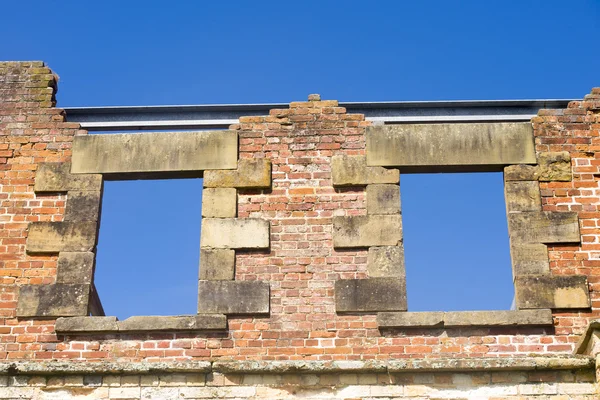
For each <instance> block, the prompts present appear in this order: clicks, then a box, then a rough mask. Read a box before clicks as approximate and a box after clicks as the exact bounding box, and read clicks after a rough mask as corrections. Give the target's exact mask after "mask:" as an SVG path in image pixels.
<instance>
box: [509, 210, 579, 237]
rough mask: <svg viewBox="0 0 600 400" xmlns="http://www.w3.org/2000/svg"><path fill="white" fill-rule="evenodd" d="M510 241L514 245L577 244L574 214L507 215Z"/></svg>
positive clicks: (577, 234) (576, 227) (577, 221)
mask: <svg viewBox="0 0 600 400" xmlns="http://www.w3.org/2000/svg"><path fill="white" fill-rule="evenodd" d="M508 231H509V234H510V239H511V242H512V243H513V244H515V243H578V242H580V240H581V239H580V235H579V220H578V218H577V213H576V212H552V211H542V212H536V211H533V212H522V213H511V214H509V215H508Z"/></svg>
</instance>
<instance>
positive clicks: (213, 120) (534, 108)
mask: <svg viewBox="0 0 600 400" xmlns="http://www.w3.org/2000/svg"><path fill="white" fill-rule="evenodd" d="M569 101H571V100H474V101H470V100H469V101H463V100H461V101H403V102H354V103H344V102H341V103H340V106H341V107H345V108H346V110H347V112H348V113H359V114H365V117H366V118H367V119H368V120H371V121H375V122H377V123H382V124H401V123H435V122H484V121H487V122H502V121H513V122H514V121H529V120H530V119H531V118H532V117H533V116H535V115H536V114H537V112H538V110H539V109H542V108H559V109H560V108H566V107H567V104H568V103H569ZM272 108H288V104H283V103H273V104H214V105H187V106H133V107H66V108H65V110H66V113H67V120H68V121H70V122H79V123H81V126H82V127H83V128H84V129H87V130H89V131H131V130H174V129H178V130H181V129H218V128H227V127H228V126H229V125H231V124H234V123H237V122H238V118H239V117H240V116H254V115H268V113H269V110H270V109H272Z"/></svg>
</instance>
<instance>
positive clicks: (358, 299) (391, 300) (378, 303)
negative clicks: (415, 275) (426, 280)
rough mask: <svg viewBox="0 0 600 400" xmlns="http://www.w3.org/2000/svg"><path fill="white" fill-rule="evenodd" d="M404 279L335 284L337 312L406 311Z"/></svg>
mask: <svg viewBox="0 0 600 400" xmlns="http://www.w3.org/2000/svg"><path fill="white" fill-rule="evenodd" d="M406 307H407V306H406V280H405V279H404V278H392V277H385V278H369V279H341V280H338V281H336V282H335V311H336V312H377V311H404V310H406Z"/></svg>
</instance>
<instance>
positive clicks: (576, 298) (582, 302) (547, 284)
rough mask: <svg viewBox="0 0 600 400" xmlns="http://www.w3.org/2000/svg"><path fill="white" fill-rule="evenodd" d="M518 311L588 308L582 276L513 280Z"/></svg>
mask: <svg viewBox="0 0 600 400" xmlns="http://www.w3.org/2000/svg"><path fill="white" fill-rule="evenodd" d="M515 295H516V300H517V307H518V308H519V309H528V308H554V309H556V308H588V307H590V304H591V303H590V296H589V290H588V284H587V278H586V277H585V276H584V275H568V276H556V275H526V276H517V277H516V278H515Z"/></svg>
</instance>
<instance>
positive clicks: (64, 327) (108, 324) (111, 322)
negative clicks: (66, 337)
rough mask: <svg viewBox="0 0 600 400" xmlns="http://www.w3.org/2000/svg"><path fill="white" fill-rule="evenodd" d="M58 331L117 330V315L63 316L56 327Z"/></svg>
mask: <svg viewBox="0 0 600 400" xmlns="http://www.w3.org/2000/svg"><path fill="white" fill-rule="evenodd" d="M54 329H55V330H56V332H57V333H86V332H87V333H96V332H109V331H117V330H118V327H117V317H88V316H86V317H66V318H65V317H61V318H58V319H57V320H56V326H55V328H54Z"/></svg>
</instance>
